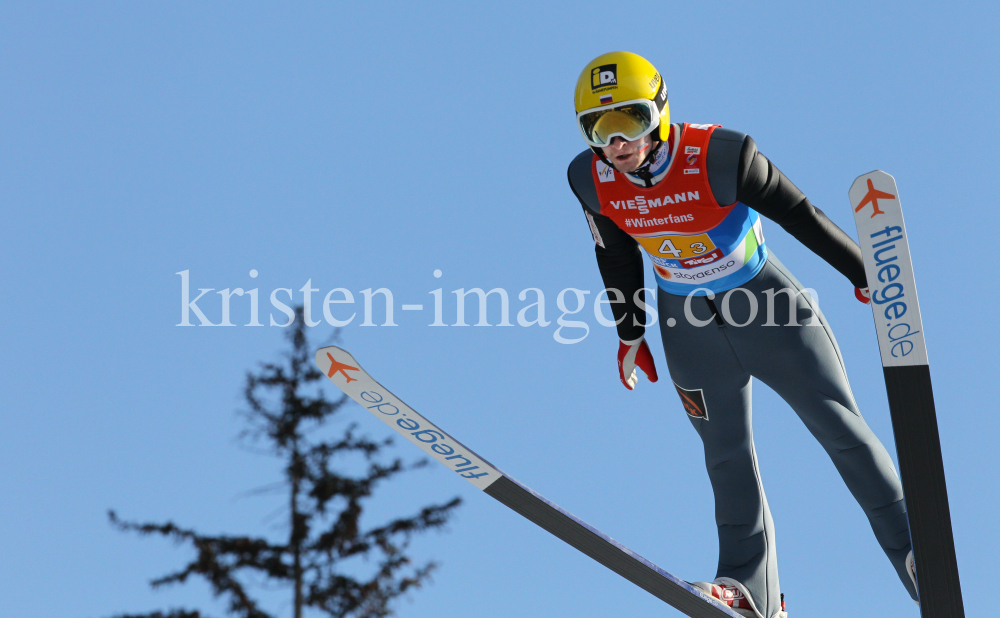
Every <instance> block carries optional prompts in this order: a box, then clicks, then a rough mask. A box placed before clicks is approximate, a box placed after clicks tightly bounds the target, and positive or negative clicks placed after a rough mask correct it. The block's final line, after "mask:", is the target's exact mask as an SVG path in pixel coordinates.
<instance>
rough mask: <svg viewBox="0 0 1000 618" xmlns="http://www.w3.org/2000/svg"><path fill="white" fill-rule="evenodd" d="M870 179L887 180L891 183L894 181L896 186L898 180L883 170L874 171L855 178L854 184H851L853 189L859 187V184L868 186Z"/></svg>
mask: <svg viewBox="0 0 1000 618" xmlns="http://www.w3.org/2000/svg"><path fill="white" fill-rule="evenodd" d="M870 178H871V179H875V178H887V179H889V180H890V181H892V184H896V179H895V178H893V177H892V174H890V173H888V172H885V171H882V170H872V171H870V172H868V173H867V174H861V175H860V176H858V177H857V178H855V179H854V182H853V183H851V188H852V189H853V188H854V186H855V185H857V184H859V183H862V184H866V183H867V182H868V179H870Z"/></svg>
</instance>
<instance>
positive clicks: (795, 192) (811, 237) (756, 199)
mask: <svg viewBox="0 0 1000 618" xmlns="http://www.w3.org/2000/svg"><path fill="white" fill-rule="evenodd" d="M716 133H717V134H719V138H720V141H723V140H724V141H727V142H729V143H727V144H725V145H722V146H721V147H720V148H719V154H720V155H722V156H723V157H725V158H727V159H728V158H729V156H727V150H728V151H729V152H730V153H733V154H735V152H734V151H733V148H732V147H733V146H734V144H733V143H732V142H734V141H735V139H733V138H736V137H737V136H742V138H743V139H742V146H741V147H740V152H739V161H738V163H737V164H736V168H737V169H736V176H735V179H736V183H735V195H733V196H732V198H733V199H730V200H729V201H724V200H725V199H726V198H727V197H730V196H727V195H719V194H718V193H716V199H718V200H719V203H720V204H730V203H732V201H734V200H739V201H740V202H743V203H744V204H746V205H747V206H749V207H750V208H753V209H754V210H756V211H757V212H759V213H760V214H762V215H764V216H765V217H767V218H768V219H771V220H772V221H774V222H775V223H777V224H778V225H780V226H781V227H782V228H784V229H785V231H786V232H788V233H789V234H791V235H792V236H794V237H795V238H796V239H797V240H798V241H799V242H801V243H802V244H803V245H805V246H806V247H808V248H809V249H811V250H812V251H813V252H814V253H815V254H816V255H818V256H819V257H821V258H823V259H824V260H825V261H826V262H827V263H828V264H830V265H831V266H833V267H834V268H835V269H837V271H839V272H840V273H841V274H842V275H844V276H845V277H847V279H848V280H849V281H850V282H851V283H852V284H854V285H856V286H857V287H859V288H864V287H868V283H867V279H866V277H865V267H864V262H863V261H862V259H861V248H860V247H858V245H857V243H855V242H854V240H853V239H852V238H851V237H850V236H848V235H847V233H846V232H844V230H842V229H840V228H839V227H837V225H836V224H835V223H834V222H833V221H830V219H829V218H828V217H827V216H826V214H824V213H823V211H822V210H820V209H819V208H816V207H815V206H813V205H812V203H811V202H810V201H809V200H808V199H807V198H806V196H805V195H804V194H803V193H802V191H800V190H799V188H798V187H796V186H795V185H794V184H792V181H790V180H788V178H787V177H786V176H785V175H784V174H782V173H781V170H779V169H778V168H777V167H776V166H775V165H774V164H773V163H771V162H770V161H769V160H768V159H767V157H765V156H764V155H762V154H761V153H760V152H758V151H757V144H755V143H754V141H753V139H751V138H750V136H748V135H743V134H741V133H738V132H736V131H728V130H725V129H716V131H715V133H713V135H712V141H711V142H710V145H709V150H708V153H709V155H708V159H709V160H708V170H709V180H710V182H712V181H713V178H712V176H713V175H716V176H718V175H719V172H721V171H722V168H723V167H726V166H723V165H719V164H718V161H717V162H716V163H717V164H716V165H715V166H713V165H712V163H713V161H712V158H713V157H712V154H713V153H712V151H713V149H714V148H715V146H716V144H717V141H716V135H715V134H716ZM731 169H732V168H731V167H730V170H731ZM729 173H732V171H730V172H729ZM716 184H717V183H716V182H712V187H713V191H714V190H715V185H716ZM722 184H725V183H722ZM727 189H728V187H726V188H723V189H722V190H721V191H720V192H721V193H726V192H727Z"/></svg>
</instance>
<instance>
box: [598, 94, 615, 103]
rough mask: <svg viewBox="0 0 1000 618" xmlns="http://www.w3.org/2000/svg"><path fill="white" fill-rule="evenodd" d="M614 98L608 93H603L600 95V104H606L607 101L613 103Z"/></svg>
mask: <svg viewBox="0 0 1000 618" xmlns="http://www.w3.org/2000/svg"><path fill="white" fill-rule="evenodd" d="M613 102H614V100H613V99H612V98H611V95H610V94H605V95H603V96H601V105H607V104H608V103H613Z"/></svg>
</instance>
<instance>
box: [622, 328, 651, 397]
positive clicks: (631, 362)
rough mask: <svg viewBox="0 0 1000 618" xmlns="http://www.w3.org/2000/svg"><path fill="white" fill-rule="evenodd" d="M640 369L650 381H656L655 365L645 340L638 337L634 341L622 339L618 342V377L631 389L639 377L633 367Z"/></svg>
mask: <svg viewBox="0 0 1000 618" xmlns="http://www.w3.org/2000/svg"><path fill="white" fill-rule="evenodd" d="M636 367H639V369H642V371H643V373H645V374H646V377H647V378H649V381H650V382H656V381H657V380H658V379H659V378H658V377H657V376H656V365H655V364H653V355H652V354H651V353H650V351H649V346H648V345H646V340H645V338H643V337H639V338H638V339H636V340H635V341H622V342H620V343H619V344H618V377H620V378H621V380H622V384H624V385H625V388H627V389H628V390H632V389H633V388H635V384H636V382H638V381H639V377H638V376H637V375H636V373H635V368H636Z"/></svg>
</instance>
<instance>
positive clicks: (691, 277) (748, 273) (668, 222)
mask: <svg viewBox="0 0 1000 618" xmlns="http://www.w3.org/2000/svg"><path fill="white" fill-rule="evenodd" d="M678 126H679V127H680V135H679V136H678V137H677V138H676V139H674V140H673V142H674V144H673V153H672V154H671V160H670V163H669V165H668V168H667V172H666V176H664V177H663V178H662V179H661V180H660V182H658V183H656V185H654V186H652V187H649V188H644V187H640V186H638V185H636V184H634V183H633V182H631V181H630V180H628V179H627V178H625V177H624V174H622V173H620V172H617V171H615V170H614V169H613V168H611V167H608V166H607V165H606V164H605V163H604V162H603V161H601V159H600V158H599V157H598V156H597V155H594V159H593V161H594V163H593V170H594V185H595V187H596V188H597V198H598V201H599V202H600V205H601V214H602V215H605V216H607V217H609V218H610V219H611V220H612V221H614V222H615V224H616V225H617V226H618V227H619V228H621V229H622V230H624V231H625V233H627V234H628V235H629V236H631V237H633V238H635V239H636V240H637V241H638V242H639V244H640V245H642V248H643V249H645V251H646V253H647V254H648V255H649V257H650V260H651V261H652V262H653V268H654V270H655V272H656V280H657V283H658V284H659V286H660V287H661V288H663V290H664V291H666V292H669V293H671V294H680V295H687V294H690V293H692V292H693V293H695V294H697V295H704V294H707V292H708V291H712V292H721V291H725V290H728V289H731V288H734V287H736V286H738V285H741V284H743V283H746V282H747V281H749V280H750V279H751V278H753V276H754V275H756V274H757V272H758V271H759V270H760V269H761V267H763V265H764V262H765V261H766V259H767V250H766V248H765V247H764V237H763V234H762V232H761V229H760V217H759V216H758V215H757V213H756V212H755V211H754V210H752V209H750V208H748V207H747V206H746V205H744V204H742V203H740V202H734V203H732V204H729V205H727V206H721V205H720V204H719V203H718V202H717V201H716V200H715V196H714V195H713V194H712V189H711V187H710V186H709V183H708V172H707V170H706V169H705V157H706V154H707V151H708V143H709V140H710V139H711V137H712V132H713V131H715V129H716V128H717V127H718V126H719V125H704V124H683V125H674V127H673V130H674V132H675V134H676V131H677V128H678Z"/></svg>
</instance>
